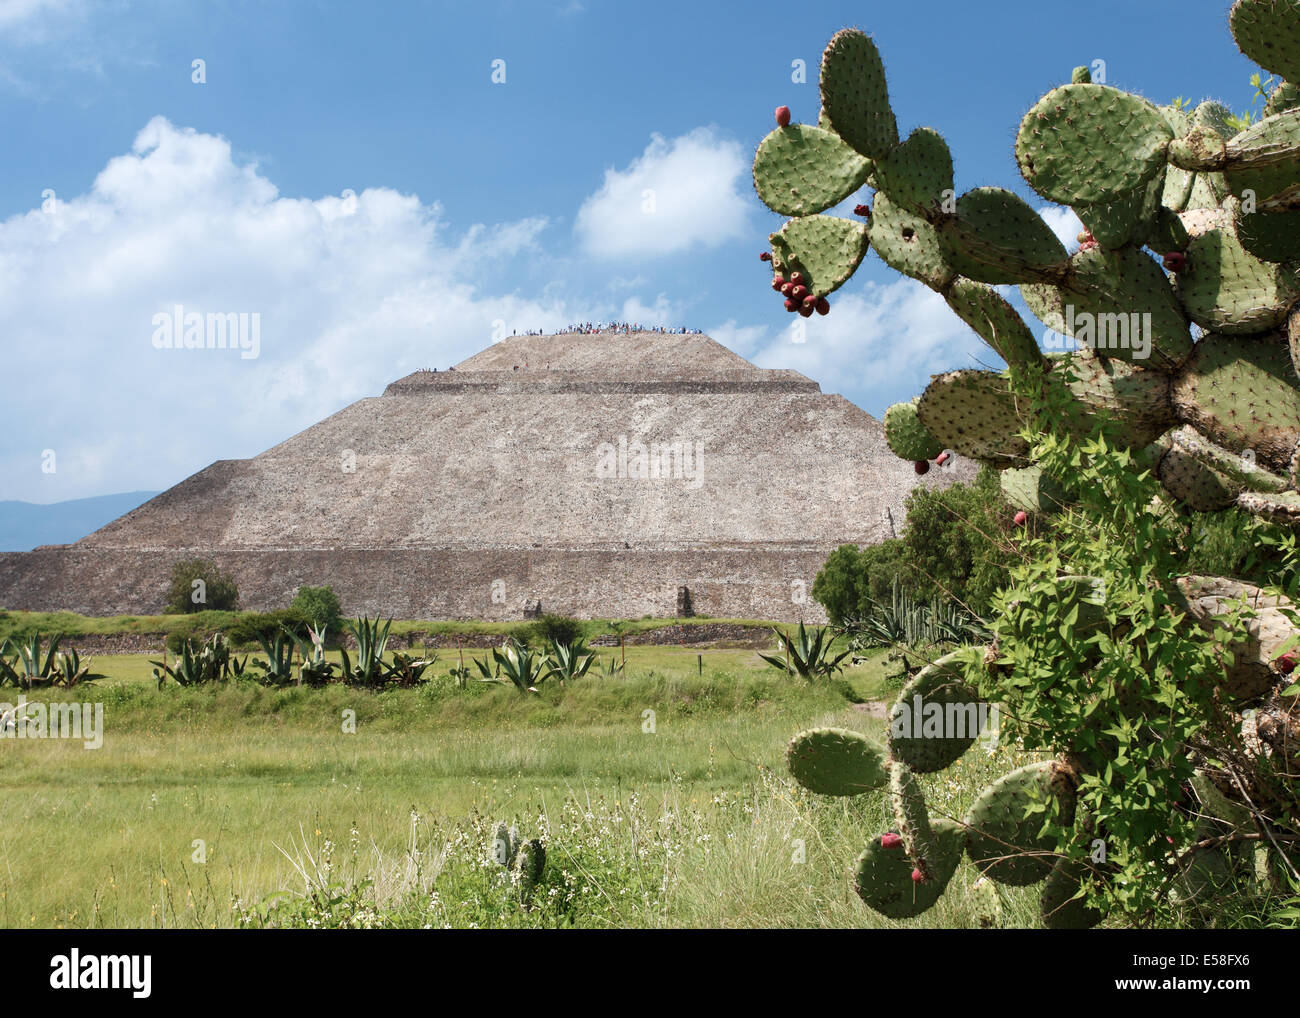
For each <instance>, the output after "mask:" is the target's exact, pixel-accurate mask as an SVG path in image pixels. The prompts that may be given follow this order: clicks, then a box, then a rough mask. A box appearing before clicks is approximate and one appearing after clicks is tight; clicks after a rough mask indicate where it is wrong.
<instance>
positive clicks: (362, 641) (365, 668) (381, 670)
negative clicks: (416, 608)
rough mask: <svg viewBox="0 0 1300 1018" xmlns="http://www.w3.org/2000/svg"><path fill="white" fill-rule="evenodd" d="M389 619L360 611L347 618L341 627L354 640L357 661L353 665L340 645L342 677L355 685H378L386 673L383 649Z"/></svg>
mask: <svg viewBox="0 0 1300 1018" xmlns="http://www.w3.org/2000/svg"><path fill="white" fill-rule="evenodd" d="M392 624H393V620H392V619H385V620H384V621H382V622H381V621H380V620H379V619H378V618H376V619H373V620H372V619H371V618H370V617H369V616H368V615H363V616H362V617H361V618H359V619H347V620H346V621H344V623H343V628H344V629H345V630H347V632H348V633H350V634H351V636H352V639H354V640H355V641H356V643H357V661H356V664H355V665H353V663H352V659H351V658H350V657H348V652H347V650H346V649H342V648H341V649H340V651H339V653H340V654H341V655H342V656H343V681H344V682H346V683H349V684H350V685H356V686H381V685H383V683H384V680H385V678H386V675H387V668H386V667H385V666H384V650H385V649H386V648H387V647H388V630H389V627H390V626H392Z"/></svg>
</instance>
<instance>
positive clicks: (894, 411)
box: [885, 399, 943, 460]
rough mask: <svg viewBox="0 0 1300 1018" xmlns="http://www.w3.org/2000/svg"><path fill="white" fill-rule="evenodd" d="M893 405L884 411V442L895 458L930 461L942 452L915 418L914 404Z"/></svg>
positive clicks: (914, 402)
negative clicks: (887, 444)
mask: <svg viewBox="0 0 1300 1018" xmlns="http://www.w3.org/2000/svg"><path fill="white" fill-rule="evenodd" d="M918 402H919V399H914V400H912V401H911V402H910V403H895V404H894V405H893V406H891V407H890V408H889V409H888V410H886V411H885V441H886V442H888V443H889V450H890V452H892V453H893V454H894V455H895V456H898V457H900V458H901V459H905V460H932V459H934V458H935V457H936V456H938V455H939V453H941V452H942V451H943V446H941V445H940V444H939V443H938V441H937V440H936V439H935V437H934V436H933V435H931V434H930V433H929V432H928V431H926V430H925V425H924V424H922V423H921V418H920V417H918V416H917V413H916V404H917V403H918Z"/></svg>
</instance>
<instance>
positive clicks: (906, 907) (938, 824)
mask: <svg viewBox="0 0 1300 1018" xmlns="http://www.w3.org/2000/svg"><path fill="white" fill-rule="evenodd" d="M932 831H933V834H934V844H935V850H934V853H933V855H932V857H931V860H930V872H929V874H928V876H927V878H926V879H925V880H922V881H914V880H913V879H912V869H913V863H912V860H911V857H910V856H908V854H907V852H905V851H904V850H903V846H902V845H895V846H893V847H892V848H885V847H883V846H882V845H881V843H880V838H878V837H877V838H873V839H872V840H871V843H870V844H869V845H867V847H866V849H865V850H864V851H863V853H862V854H861V855H860V856H858V861H857V864H856V865H855V867H854V884H855V887H856V889H857V892H858V896H859V897H860V898H861V899H862V900H863V901H864V902H865V903H866V904H867V905H868V906H869V907H870V908H872V909H874V910H875V911H877V912H879V913H880V914H881V915H883V916H886V917H887V918H889V919H912V918H914V917H916V916H919V915H920V914H921V913H922V912H924V911H926V910H927V909H929V908H930V907H931V906H932V905H933V904H934V903H935V902H936V901H938V900H939V897H940V895H942V894H943V892H944V889H945V888H946V887H947V886H948V882H949V881H950V880H951V879H952V875H953V873H955V872H956V871H957V865H958V864H959V863H960V862H961V854H962V849H963V848H964V847H965V844H966V832H965V829H964V828H963V827H962V826H961V825H960V824H958V823H955V822H953V821H951V820H938V821H935V823H934V825H933V827H932Z"/></svg>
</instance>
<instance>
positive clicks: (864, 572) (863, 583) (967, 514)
mask: <svg viewBox="0 0 1300 1018" xmlns="http://www.w3.org/2000/svg"><path fill="white" fill-rule="evenodd" d="M1009 513H1010V510H1009V509H1007V507H1006V503H1005V502H1004V500H1003V498H1002V492H1001V488H1000V487H999V484H998V475H997V474H996V473H995V472H994V471H992V470H988V469H982V470H981V471H980V472H979V474H978V475H977V476H976V478H975V480H974V481H973V482H971V483H970V484H954V485H952V486H950V487H948V488H943V489H935V488H915V489H913V491H912V493H911V494H910V495H908V497H907V528H906V530H904V532H903V536H902V537H899V538H894V539H892V540H889V541H883V542H881V543H880V544H878V545H870V546H868V547H865V548H858V547H856V546H854V545H851V544H846V545H841V546H840V547H839V548H837V549H835V551H833V552H831V555H830V557H829V558H828V559H827V560H826V565H825V566H823V567H822V569H821V571H820V572H819V573H818V574H817V578H816V580H814V581H813V586H812V596H813V599H814V600H816V601H817V602H818V603H819V604H820V605H821V606H822V607H823V608H825V609H826V615H827V617H828V618H829V619H830V621H831V622H832V624H834V625H842V624H843V623H844V621H845V620H846V619H850V618H854V617H862V616H865V615H867V614H868V613H869V612H870V611H871V609H872V606H873V604H875V603H884V602H887V601H889V600H890V598H891V597H892V588H893V586H894V582H895V580H897V581H898V583H899V586H900V588H901V589H902V591H903V593H904V594H906V595H907V596H908V597H910V598H912V599H913V600H916V601H930V600H932V599H935V598H938V599H942V600H944V601H953V602H956V603H957V604H958V605H960V606H961V607H963V608H965V609H966V611H968V612H970V613H971V614H974V615H977V616H980V617H985V616H986V615H987V613H988V610H989V606H990V604H991V603H992V599H993V595H994V594H996V593H997V591H998V589H999V587H1000V586H1001V584H1002V582H1003V580H1004V579H1005V577H1006V570H1007V568H1008V567H1009V566H1010V565H1011V563H1012V562H1013V561H1014V556H1013V555H1012V553H1011V550H1010V549H1009V548H1008V547H1007V546H1006V545H1005V543H1004V542H1002V541H1001V540H1000V537H999V535H1000V533H1001V531H1002V525H1001V522H1000V521H1001V519H1002V518H1003V517H1006V516H1007V515H1009Z"/></svg>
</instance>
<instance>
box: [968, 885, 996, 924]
mask: <svg viewBox="0 0 1300 1018" xmlns="http://www.w3.org/2000/svg"><path fill="white" fill-rule="evenodd" d="M966 902H967V906H968V907H969V909H970V913H971V917H972V918H973V919H974V920H975V928H976V929H981V930H998V929H1001V928H1002V925H1003V922H1004V919H1003V913H1002V894H1001V892H999V891H998V885H997V884H995V883H994V882H993V881H992V880H990V879H989V878H988V877H980V878H979V879H978V880H976V881H975V883H973V884H971V886H970V890H968V891H967V892H966Z"/></svg>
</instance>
